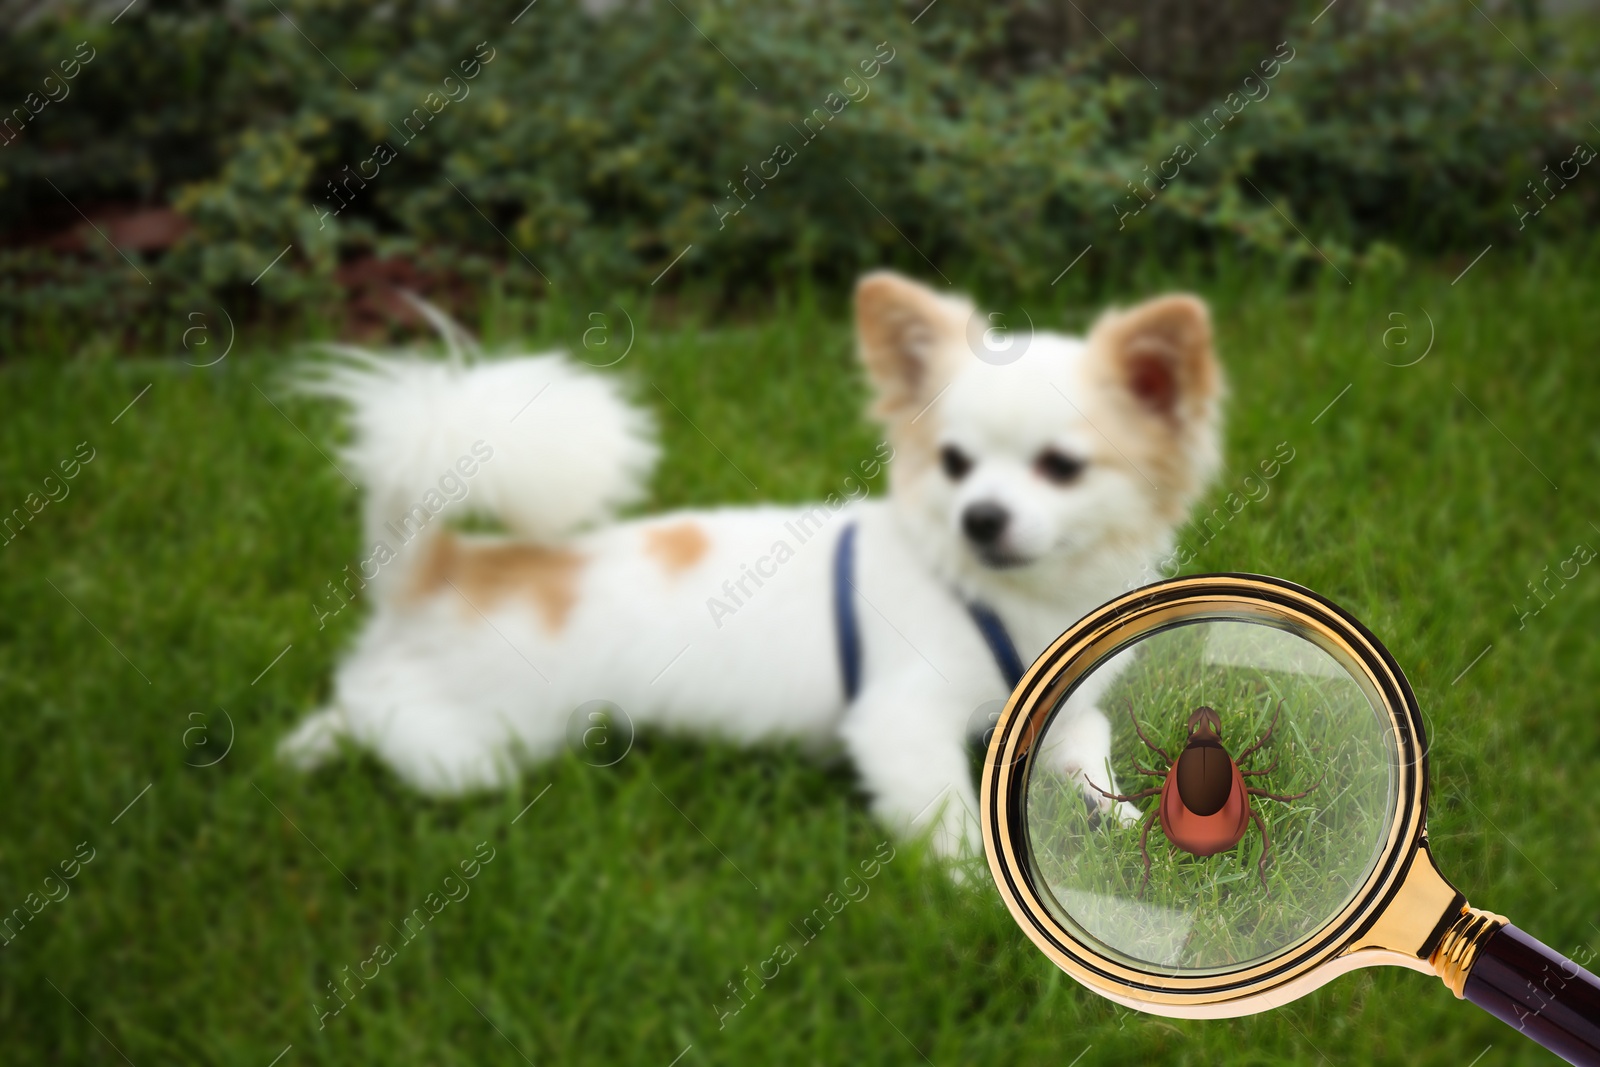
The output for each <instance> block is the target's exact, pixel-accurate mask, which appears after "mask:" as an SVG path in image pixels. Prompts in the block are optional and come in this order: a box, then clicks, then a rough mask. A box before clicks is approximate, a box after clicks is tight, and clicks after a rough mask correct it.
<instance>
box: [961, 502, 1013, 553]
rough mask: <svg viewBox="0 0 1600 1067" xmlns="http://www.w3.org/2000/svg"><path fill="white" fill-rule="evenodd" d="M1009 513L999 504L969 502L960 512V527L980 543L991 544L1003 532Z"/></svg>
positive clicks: (1009, 516)
mask: <svg viewBox="0 0 1600 1067" xmlns="http://www.w3.org/2000/svg"><path fill="white" fill-rule="evenodd" d="M1010 518H1011V515H1010V513H1009V512H1007V511H1006V509H1005V508H1003V507H1001V506H1000V505H999V504H990V503H982V504H969V505H968V506H967V510H966V511H963V512H962V513H961V528H962V529H963V530H965V531H966V532H967V536H968V537H969V538H971V539H972V540H973V541H974V542H975V543H977V544H980V545H991V544H994V542H995V541H997V540H999V539H1000V535H1001V534H1002V533H1004V532H1005V529H1006V523H1007V522H1008V521H1009V520H1010Z"/></svg>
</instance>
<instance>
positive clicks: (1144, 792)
mask: <svg viewBox="0 0 1600 1067" xmlns="http://www.w3.org/2000/svg"><path fill="white" fill-rule="evenodd" d="M1084 781H1085V782H1088V783H1089V788H1090V789H1093V790H1094V791H1095V792H1096V793H1099V794H1100V795H1101V796H1103V797H1106V798H1107V799H1109V800H1115V801H1117V802H1119V803H1123V804H1126V803H1127V802H1128V801H1130V800H1143V799H1144V798H1145V797H1153V796H1155V795H1156V794H1157V793H1159V792H1161V787H1160V786H1154V787H1152V788H1150V789H1141V790H1139V792H1137V793H1129V794H1128V795H1126V796H1123V795H1122V794H1120V793H1108V792H1106V791H1105V790H1104V789H1101V788H1100V787H1099V786H1097V785H1095V784H1094V783H1093V782H1090V781H1089V779H1087V778H1085V779H1084Z"/></svg>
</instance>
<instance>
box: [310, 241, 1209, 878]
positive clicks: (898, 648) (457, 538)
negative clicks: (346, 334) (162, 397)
mask: <svg viewBox="0 0 1600 1067" xmlns="http://www.w3.org/2000/svg"><path fill="white" fill-rule="evenodd" d="M975 321H976V322H977V323H978V324H979V325H978V327H977V328H976V329H975V328H974V326H973V323H974V322H975ZM983 324H984V320H983V319H982V317H981V316H976V315H975V314H974V312H973V309H972V307H971V305H969V304H968V303H966V302H964V301H959V300H955V299H951V298H949V297H945V296H941V295H939V294H937V293H935V292H933V291H932V290H930V289H927V288H925V287H924V286H921V285H919V284H917V283H915V282H912V281H910V280H908V279H906V278H903V277H900V276H898V275H894V274H890V273H877V274H872V275H869V276H867V277H866V278H864V279H863V280H862V281H861V283H860V285H859V286H858V288H857V291H856V328H857V336H858V341H859V346H860V355H861V360H862V363H863V364H864V365H865V367H866V372H867V377H868V379H869V381H870V383H871V386H872V388H873V390H874V392H875V394H876V402H875V404H874V407H873V413H874V415H875V416H876V417H877V418H879V419H880V420H881V421H882V422H883V425H884V427H885V429H886V431H887V443H886V445H885V446H882V447H880V449H879V453H878V455H877V456H875V457H870V458H867V459H866V461H865V462H863V463H862V464H861V466H862V469H863V470H864V471H865V472H866V473H868V474H869V475H870V474H871V473H873V472H874V471H875V470H876V465H877V463H878V462H879V461H880V460H881V461H884V462H886V463H887V466H888V468H889V492H888V494H887V496H885V497H883V498H881V499H866V498H865V497H864V491H862V492H850V493H847V495H846V496H845V497H843V498H841V497H832V498H830V499H829V500H828V501H827V502H824V503H821V504H817V505H813V506H809V507H808V506H764V507H739V508H719V509H714V510H693V511H679V512H673V513H671V514H666V515H657V516H651V517H648V518H642V519H634V520H630V521H625V522H615V521H611V516H612V514H613V513H614V510H615V509H616V508H617V507H619V506H621V505H624V504H627V503H629V502H630V501H633V500H636V499H638V497H639V495H640V493H641V490H642V486H643V484H644V482H645V480H646V479H647V477H648V475H649V473H650V470H651V468H652V465H653V463H654V461H655V459H656V455H657V449H656V446H655V444H654V443H653V439H652V433H651V430H652V424H651V420H650V419H649V417H648V416H647V415H646V414H645V413H644V412H642V411H640V410H639V409H637V408H636V407H634V406H632V405H630V404H629V403H628V402H627V401H626V400H625V399H624V397H623V395H622V392H621V389H620V386H621V384H622V382H621V380H620V379H619V378H617V377H614V376H603V375H600V374H596V373H594V372H592V371H590V370H587V369H584V368H581V367H577V366H574V365H573V364H572V363H570V362H568V361H567V360H566V359H564V358H563V357H561V356H556V355H545V356H529V357H519V358H512V359H503V360H495V361H483V362H464V361H462V360H461V359H459V358H455V359H452V360H451V361H449V362H442V361H429V360H423V359H416V358H404V357H363V358H357V359H355V360H354V361H352V362H351V363H348V364H346V365H344V366H343V367H342V368H340V369H338V370H335V371H333V372H331V373H330V374H329V375H328V376H327V377H326V378H325V379H323V381H322V384H321V389H322V391H323V392H325V393H328V394H331V395H336V396H338V397H340V398H342V399H343V400H345V401H346V402H348V404H349V406H350V409H351V413H352V420H353V429H354V443H353V445H352V447H351V448H350V449H349V450H348V453H347V457H348V459H349V462H350V464H351V465H352V466H353V467H354V469H355V471H357V472H359V477H360V479H361V480H362V482H363V484H364V488H365V489H366V492H367V500H366V511H365V515H366V518H365V540H366V543H367V544H369V545H371V546H372V547H371V549H370V550H369V551H368V553H367V554H366V556H365V558H364V560H363V561H362V563H361V566H360V569H361V573H362V580H363V581H364V582H365V583H367V584H368V585H369V587H370V589H371V594H372V596H373V599H374V602H375V606H374V610H373V613H372V616H371V618H370V619H369V620H368V621H367V623H366V626H365V629H364V630H363V632H362V634H361V636H360V639H359V640H358V642H357V644H356V647H355V648H354V649H353V650H352V651H351V652H350V654H349V656H348V658H347V659H346V660H345V661H344V663H343V664H342V665H341V666H340V668H339V671H338V674H337V677H336V679H335V681H334V694H333V699H332V701H331V702H330V703H329V705H328V706H327V707H326V708H325V709H323V710H321V711H318V712H316V713H315V714H313V715H312V716H311V717H310V718H309V719H307V720H306V721H305V722H304V723H303V724H302V725H301V726H300V727H299V728H298V729H297V730H296V731H295V732H294V733H293V734H292V735H291V736H290V737H288V738H287V739H285V741H284V743H283V751H284V754H285V755H286V756H287V757H288V758H290V759H291V760H293V761H294V762H296V763H297V764H299V765H301V766H304V767H309V766H312V765H314V764H315V763H317V762H318V761H320V760H322V759H323V758H325V757H326V756H328V755H329V754H330V753H332V752H334V751H335V750H336V749H337V746H338V743H339V739H341V738H344V739H348V740H349V741H351V742H354V743H355V744H357V745H360V746H362V747H364V748H366V749H368V750H370V751H371V752H373V753H374V754H376V755H377V756H378V757H379V758H380V759H382V760H383V761H384V762H386V763H387V764H388V765H389V766H390V767H392V768H393V769H394V770H395V772H396V773H397V774H399V775H400V776H401V777H402V778H404V779H405V780H406V781H408V782H409V783H411V784H412V785H414V786H415V787H417V788H418V789H421V790H424V791H426V792H429V793H437V794H451V793H459V792H462V791H466V790H473V789H482V788H489V787H495V786H500V785H503V784H505V783H507V782H508V781H509V780H510V779H511V778H512V776H514V775H515V774H516V773H517V765H518V762H519V760H526V759H534V760H536V759H539V758H541V757H548V756H549V755H551V754H552V753H554V752H556V751H557V750H558V749H559V748H560V746H562V745H563V744H564V743H565V738H566V731H567V722H568V717H569V714H570V713H571V712H572V711H573V709H574V708H576V707H578V706H579V705H581V704H584V703H585V702H588V701H591V700H597V699H603V700H606V701H608V702H610V703H612V704H614V705H615V706H616V707H618V708H620V709H622V710H624V711H625V712H626V713H627V714H628V715H629V716H630V717H631V718H632V720H633V721H634V722H635V723H637V724H639V725H641V726H652V725H653V726H656V727H659V728H662V729H665V730H669V731H675V732H688V733H696V734H702V735H707V736H714V737H719V738H724V739H731V740H735V741H739V742H752V743H753V742H762V741H767V740H771V739H778V738H798V739H802V740H806V741H832V740H842V742H843V744H844V745H845V747H846V748H847V750H848V752H849V754H850V756H851V757H852V758H853V760H854V763H855V766H856V768H857V770H858V771H859V773H860V776H861V780H862V782H863V784H864V785H865V786H866V788H867V789H868V791H869V792H870V793H871V795H872V797H873V803H874V807H875V810H876V812H877V814H878V815H879V816H880V817H881V818H882V819H883V820H884V821H885V822H887V823H888V824H889V825H890V826H891V827H892V828H893V829H894V830H896V831H899V832H900V833H903V834H914V833H918V832H921V831H924V830H931V831H932V839H933V841H934V844H935V847H936V848H937V849H938V850H939V851H940V852H941V853H943V854H945V855H952V856H954V855H960V854H961V853H963V852H968V853H980V852H981V844H980V837H979V834H978V826H977V822H976V819H975V813H976V811H977V801H976V796H975V793H974V789H973V784H972V781H971V773H970V765H969V762H968V755H967V750H966V741H967V737H966V734H967V731H968V729H969V721H970V718H971V716H972V713H973V710H974V709H975V708H977V707H979V706H981V705H983V704H985V703H986V702H992V701H994V700H997V699H999V698H1002V697H1004V696H1005V695H1006V692H1007V690H1008V688H1009V685H1010V683H1011V682H1012V680H1013V679H1012V678H1010V677H1008V675H1009V674H1014V673H1015V672H1016V669H1017V664H1018V663H1020V664H1022V665H1026V664H1027V663H1029V662H1031V661H1032V660H1033V658H1034V657H1036V656H1037V655H1038V654H1039V653H1040V652H1042V651H1043V650H1044V648H1045V646H1046V645H1047V644H1048V643H1049V642H1050V641H1051V640H1053V639H1054V638H1055V637H1057V636H1058V635H1059V634H1060V633H1061V632H1062V630H1064V629H1065V628H1067V627H1068V626H1070V625H1071V624H1072V623H1073V622H1074V621H1076V620H1077V619H1078V618H1080V617H1081V616H1082V615H1084V614H1085V613H1086V612H1088V611H1089V610H1091V609H1092V608H1094V607H1096V606H1097V605H1099V604H1101V603H1102V602H1104V601H1106V600H1108V599H1110V598H1111V597H1113V596H1116V595H1117V594H1119V593H1121V592H1123V591H1124V590H1125V589H1127V588H1129V587H1131V586H1133V585H1136V584H1141V583H1142V581H1144V580H1147V579H1148V577H1149V576H1150V575H1151V574H1152V571H1151V570H1150V567H1151V565H1152V564H1153V563H1154V562H1155V561H1156V560H1157V559H1159V558H1160V557H1161V556H1162V555H1164V554H1165V553H1167V552H1168V551H1169V550H1170V548H1171V542H1172V537H1173V531H1174V529H1175V527H1176V526H1177V525H1178V524H1179V523H1181V522H1182V521H1183V519H1184V517H1185V515H1186V514H1187V512H1188V509H1189V507H1190V505H1191V504H1192V502H1193V501H1194V499H1195V498H1196V496H1197V495H1198V494H1199V493H1200V492H1201V490H1202V489H1204V487H1205V485H1206V483H1207V482H1208V481H1209V479H1210V478H1211V477H1212V475H1213V473H1214V472H1215V469H1216V467H1217V464H1218V461H1219V444H1218V439H1219V425H1220V415H1219V407H1220V400H1221V393H1222V380H1221V373H1220V371H1219V369H1218V366H1217V364H1216V361H1215V358H1214V356H1213V353H1212V340H1211V325H1210V319H1209V315H1208V313H1207V311H1206V308H1205V305H1204V304H1202V303H1201V302H1200V301H1199V300H1197V299H1195V298H1193V297H1189V296H1165V297H1161V298H1158V299H1155V300H1152V301H1149V302H1147V303H1144V304H1141V305H1139V306H1137V307H1134V308H1132V309H1131V310H1127V311H1111V312H1107V313H1106V314H1104V315H1103V316H1102V317H1101V318H1100V319H1099V321H1098V322H1097V323H1096V324H1095V326H1094V328H1093V329H1092V331H1091V332H1090V334H1089V336H1088V338H1087V339H1086V340H1080V339H1077V338H1071V337H1064V336H1060V335H1054V334H1043V333H1041V334H1038V335H1036V336H1034V337H1033V338H1032V340H1031V344H1029V345H1028V346H1027V348H1026V351H1025V352H1024V353H1023V354H1022V355H1021V356H1020V357H1019V358H1015V359H1014V360H1013V361H1012V362H1009V363H1005V364H1003V365H1000V364H998V363H997V362H995V361H993V360H987V359H981V358H979V357H978V355H976V354H975V352H981V351H982V346H981V345H977V344H974V343H973V341H972V340H971V339H972V338H975V337H976V336H977V334H978V331H979V330H981V328H982V325H983ZM849 484H850V485H858V484H859V483H855V482H854V481H851V482H850V483H849ZM471 514H477V515H480V516H488V517H491V518H492V519H494V520H496V521H498V522H499V523H501V524H502V525H503V526H504V527H506V528H508V529H509V530H510V531H511V535H510V536H489V535H483V534H466V533H462V532H458V531H455V530H452V529H450V528H449V525H450V520H451V519H452V518H456V517H461V516H466V515H471ZM1013 648H1014V651H1013ZM1066 716H1067V717H1066V718H1065V720H1064V721H1061V722H1058V725H1057V726H1056V727H1055V728H1054V729H1053V730H1052V738H1051V745H1050V750H1049V753H1048V760H1049V763H1050V764H1051V765H1052V766H1054V767H1055V769H1057V770H1059V771H1060V772H1062V773H1064V774H1068V775H1076V776H1079V777H1080V778H1081V777H1082V776H1083V774H1084V772H1085V771H1089V772H1091V773H1094V774H1095V775H1096V776H1097V777H1099V772H1100V771H1101V769H1102V768H1103V767H1104V766H1105V761H1106V760H1107V759H1108V757H1109V755H1110V727H1109V725H1108V723H1107V720H1106V718H1105V716H1104V715H1103V714H1102V713H1101V712H1100V710H1099V709H1098V708H1096V707H1094V706H1093V700H1092V698H1091V699H1088V700H1075V701H1074V706H1073V707H1072V708H1071V709H1069V711H1068V712H1067V713H1066ZM1108 788H1114V786H1110V784H1109V783H1108ZM1086 795H1088V796H1090V797H1091V798H1092V799H1093V800H1095V801H1097V802H1099V803H1101V804H1104V803H1105V801H1104V798H1102V797H1100V795H1099V794H1098V793H1094V792H1093V791H1090V790H1088V789H1087V787H1086Z"/></svg>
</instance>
